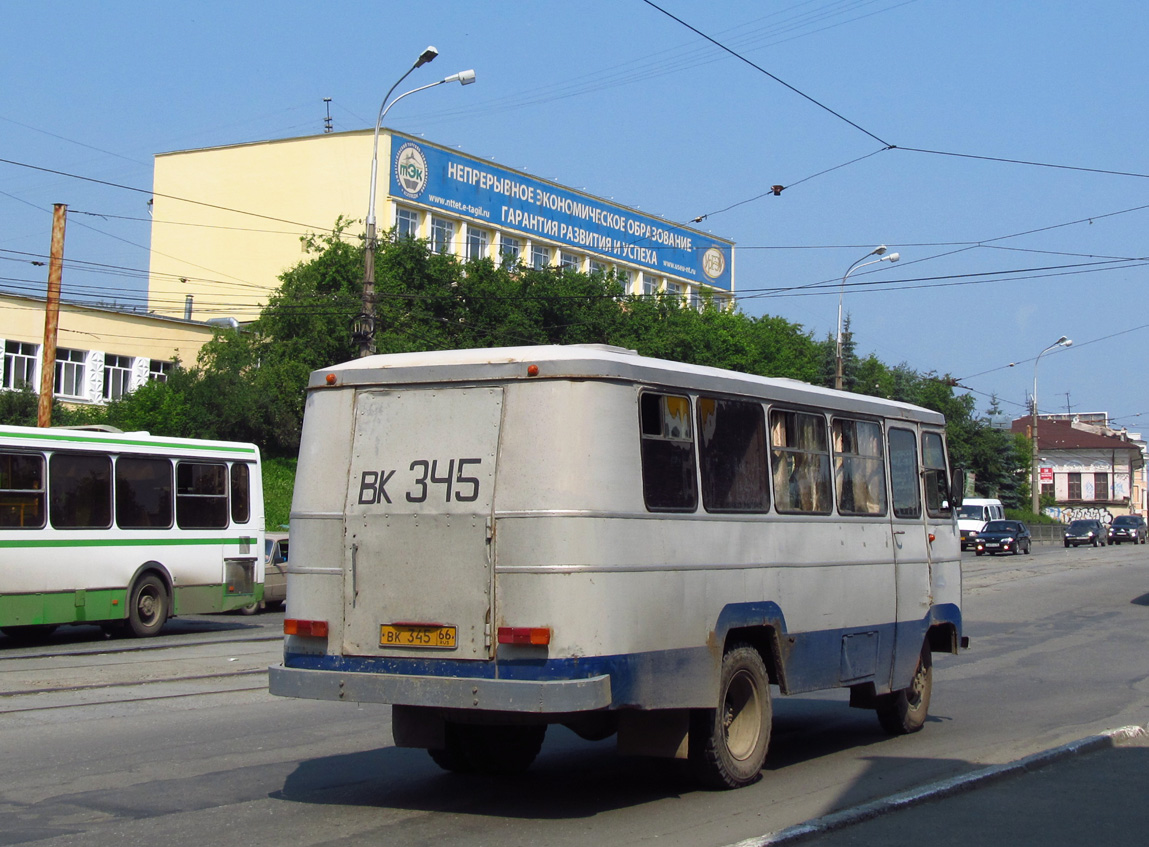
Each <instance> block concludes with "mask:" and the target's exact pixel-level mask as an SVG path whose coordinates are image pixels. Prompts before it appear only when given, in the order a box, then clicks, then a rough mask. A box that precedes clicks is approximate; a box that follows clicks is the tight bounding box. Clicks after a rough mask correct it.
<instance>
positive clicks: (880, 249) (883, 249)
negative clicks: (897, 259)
mask: <svg viewBox="0 0 1149 847" xmlns="http://www.w3.org/2000/svg"><path fill="white" fill-rule="evenodd" d="M886 250H887V247H886V245H885V244H879V245H878V246H877V247H875V248H874V249H873V250H871V251H870V255H871V256H881V255H883V254H884V253H885V252H886Z"/></svg>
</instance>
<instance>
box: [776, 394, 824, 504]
mask: <svg viewBox="0 0 1149 847" xmlns="http://www.w3.org/2000/svg"><path fill="white" fill-rule="evenodd" d="M770 446H771V448H772V450H771V458H772V461H773V463H774V502H775V505H776V506H777V508H778V511H779V512H808V513H813V514H819V515H828V514H829V513H830V451H829V449H828V445H827V439H826V419H825V418H823V417H822V416H821V415H811V414H805V413H802V412H788V411H785V410H783V409H774V410H773V411H772V412H770Z"/></svg>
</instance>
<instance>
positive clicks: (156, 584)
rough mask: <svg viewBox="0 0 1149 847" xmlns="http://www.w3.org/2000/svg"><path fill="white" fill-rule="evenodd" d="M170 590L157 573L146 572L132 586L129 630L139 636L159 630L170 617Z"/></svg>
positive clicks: (148, 634) (151, 634) (149, 635)
mask: <svg viewBox="0 0 1149 847" xmlns="http://www.w3.org/2000/svg"><path fill="white" fill-rule="evenodd" d="M170 609H171V602H170V600H169V599H168V590H167V588H166V587H165V586H164V583H163V580H161V579H160V578H159V577H158V576H156V575H155V574H146V575H145V576H143V577H141V578H140V580H139V581H138V582H136V584H135V585H134V586H133V587H132V591H131V595H130V596H129V599H128V631H129V632H130V633H131V634H132V635H134V636H136V637H137V638H149V637H151V636H153V635H155V634H156V633H157V632H159V631H160V630H161V629H162V628H163V625H164V623H165V622H166V621H167V619H168V613H169V610H170Z"/></svg>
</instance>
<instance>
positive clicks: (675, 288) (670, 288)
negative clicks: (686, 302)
mask: <svg viewBox="0 0 1149 847" xmlns="http://www.w3.org/2000/svg"><path fill="white" fill-rule="evenodd" d="M666 293H667V294H668V295H670V296H671V297H677V298H679V299H681V298H682V286H681V285H679V284H678V283H677V282H668V283H666Z"/></svg>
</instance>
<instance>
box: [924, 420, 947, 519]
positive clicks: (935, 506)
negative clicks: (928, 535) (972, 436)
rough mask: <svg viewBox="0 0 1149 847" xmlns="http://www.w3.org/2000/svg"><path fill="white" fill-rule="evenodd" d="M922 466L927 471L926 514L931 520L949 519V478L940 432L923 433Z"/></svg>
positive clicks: (925, 476) (925, 478)
mask: <svg viewBox="0 0 1149 847" xmlns="http://www.w3.org/2000/svg"><path fill="white" fill-rule="evenodd" d="M922 465H923V468H924V470H925V474H924V477H923V478H924V480H925V484H926V514H927V515H929V516H930V517H931V518H948V517H949V516H950V514H951V512H952V509H951V508H950V502H949V476H948V474H946V448H945V443H944V442H943V441H942V436H941V433H939V432H924V433H922Z"/></svg>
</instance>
